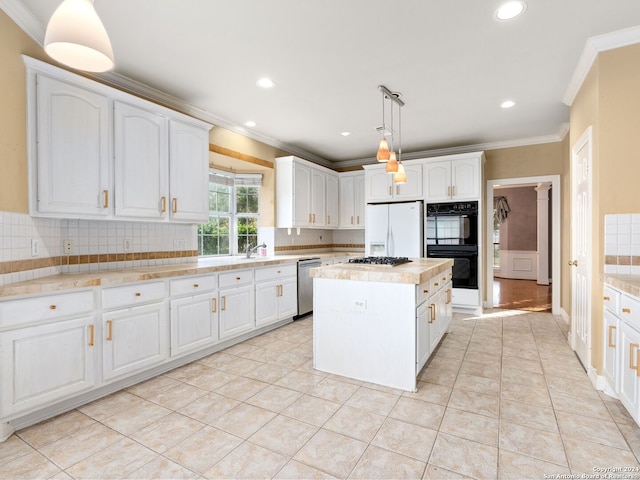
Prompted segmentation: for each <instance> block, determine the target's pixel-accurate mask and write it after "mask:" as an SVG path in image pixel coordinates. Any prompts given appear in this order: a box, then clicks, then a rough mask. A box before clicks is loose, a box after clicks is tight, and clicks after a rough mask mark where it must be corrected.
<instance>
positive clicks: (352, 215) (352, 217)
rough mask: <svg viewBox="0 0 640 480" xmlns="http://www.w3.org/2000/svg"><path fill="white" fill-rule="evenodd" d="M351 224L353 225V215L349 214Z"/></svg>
mask: <svg viewBox="0 0 640 480" xmlns="http://www.w3.org/2000/svg"><path fill="white" fill-rule="evenodd" d="M351 225H353V215H351Z"/></svg>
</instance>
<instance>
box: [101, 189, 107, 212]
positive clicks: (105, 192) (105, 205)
mask: <svg viewBox="0 0 640 480" xmlns="http://www.w3.org/2000/svg"><path fill="white" fill-rule="evenodd" d="M102 193H104V208H109V190H103V191H102Z"/></svg>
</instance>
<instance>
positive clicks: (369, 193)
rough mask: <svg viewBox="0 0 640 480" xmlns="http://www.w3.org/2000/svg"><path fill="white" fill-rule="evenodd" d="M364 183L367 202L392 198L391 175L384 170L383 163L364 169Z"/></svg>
mask: <svg viewBox="0 0 640 480" xmlns="http://www.w3.org/2000/svg"><path fill="white" fill-rule="evenodd" d="M365 183H366V187H367V190H366V201H367V202H388V201H389V200H391V199H393V189H392V187H391V183H392V175H390V174H388V173H387V172H386V171H385V166H384V165H380V166H378V167H376V168H371V169H368V170H366V172H365Z"/></svg>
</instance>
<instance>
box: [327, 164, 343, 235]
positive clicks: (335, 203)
mask: <svg viewBox="0 0 640 480" xmlns="http://www.w3.org/2000/svg"><path fill="white" fill-rule="evenodd" d="M325 196H326V205H327V215H326V219H327V221H326V225H327V227H331V228H338V225H339V220H340V210H339V202H340V200H339V196H340V186H339V180H338V175H333V174H331V173H327V174H326V175H325Z"/></svg>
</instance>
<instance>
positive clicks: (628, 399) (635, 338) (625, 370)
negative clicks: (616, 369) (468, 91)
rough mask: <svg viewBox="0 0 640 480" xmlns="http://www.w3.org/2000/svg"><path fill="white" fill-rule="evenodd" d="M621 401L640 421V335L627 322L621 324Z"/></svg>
mask: <svg viewBox="0 0 640 480" xmlns="http://www.w3.org/2000/svg"><path fill="white" fill-rule="evenodd" d="M619 338H620V357H619V361H620V385H619V388H620V390H619V396H620V401H621V402H622V403H623V404H624V406H625V407H626V408H627V410H628V411H629V413H631V416H632V417H633V418H634V419H636V421H637V420H638V370H639V369H638V357H639V356H640V353H639V350H638V349H639V348H640V333H638V331H636V330H635V329H633V328H632V327H630V326H629V325H628V324H627V323H626V322H620V337H619Z"/></svg>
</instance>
